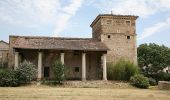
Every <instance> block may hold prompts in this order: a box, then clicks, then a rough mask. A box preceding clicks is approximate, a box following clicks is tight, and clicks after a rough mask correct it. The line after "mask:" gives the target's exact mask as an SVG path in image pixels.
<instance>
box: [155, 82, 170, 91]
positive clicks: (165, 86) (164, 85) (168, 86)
mask: <svg viewBox="0 0 170 100" xmlns="http://www.w3.org/2000/svg"><path fill="white" fill-rule="evenodd" d="M158 88H159V89H161V90H170V82H168V81H159V83H158Z"/></svg>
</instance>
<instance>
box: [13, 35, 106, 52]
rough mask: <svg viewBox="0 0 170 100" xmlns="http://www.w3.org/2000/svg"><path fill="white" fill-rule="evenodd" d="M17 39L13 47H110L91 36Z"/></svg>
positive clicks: (89, 48)
mask: <svg viewBox="0 0 170 100" xmlns="http://www.w3.org/2000/svg"><path fill="white" fill-rule="evenodd" d="M14 37H16V38H17V39H16V41H15V43H14V44H13V48H21V49H56V50H85V51H107V50H108V47H107V46H106V45H105V44H104V43H102V42H99V41H94V40H92V39H91V38H56V37H36V36H34V37H33V36H14Z"/></svg>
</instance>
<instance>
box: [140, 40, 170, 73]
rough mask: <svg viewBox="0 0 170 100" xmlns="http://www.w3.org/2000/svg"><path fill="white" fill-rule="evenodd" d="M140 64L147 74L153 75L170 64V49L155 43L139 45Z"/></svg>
mask: <svg viewBox="0 0 170 100" xmlns="http://www.w3.org/2000/svg"><path fill="white" fill-rule="evenodd" d="M138 64H139V66H140V68H141V69H142V72H143V73H144V74H145V75H147V76H153V75H155V74H158V73H160V72H162V71H163V69H164V68H166V67H167V66H169V65H170V49H169V48H168V47H166V46H164V45H162V46H159V45H157V44H154V43H150V44H142V45H140V46H139V47H138Z"/></svg>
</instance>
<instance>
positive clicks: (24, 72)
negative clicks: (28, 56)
mask: <svg viewBox="0 0 170 100" xmlns="http://www.w3.org/2000/svg"><path fill="white" fill-rule="evenodd" d="M16 74H17V79H18V80H19V83H20V84H25V83H30V82H31V81H32V80H33V79H34V78H35V77H36V75H37V69H36V67H35V65H33V64H32V63H30V62H27V61H24V62H23V63H21V64H20V65H19V66H18V68H17V69H16Z"/></svg>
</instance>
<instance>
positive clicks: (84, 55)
mask: <svg viewBox="0 0 170 100" xmlns="http://www.w3.org/2000/svg"><path fill="white" fill-rule="evenodd" d="M82 81H86V53H82Z"/></svg>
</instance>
